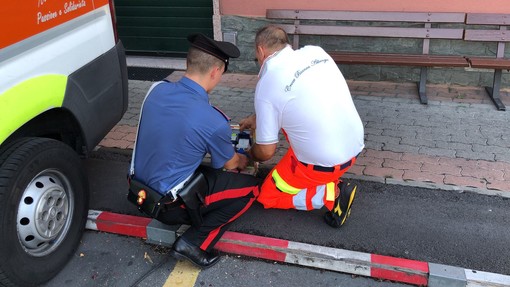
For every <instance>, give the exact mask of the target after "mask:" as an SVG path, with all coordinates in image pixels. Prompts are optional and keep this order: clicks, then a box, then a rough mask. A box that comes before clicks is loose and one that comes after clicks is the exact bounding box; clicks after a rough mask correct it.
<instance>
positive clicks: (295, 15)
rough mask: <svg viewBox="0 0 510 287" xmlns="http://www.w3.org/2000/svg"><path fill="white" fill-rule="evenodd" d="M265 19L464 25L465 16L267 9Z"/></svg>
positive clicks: (454, 14)
mask: <svg viewBox="0 0 510 287" xmlns="http://www.w3.org/2000/svg"><path fill="white" fill-rule="evenodd" d="M266 17H267V18H268V19H299V20H337V21H381V22H386V21H390V22H419V23H429V22H440V23H464V19H465V17H466V14H465V13H455V12H453V13H450V12H435V13H427V12H358V11H320V10H285V9H268V10H267V11H266Z"/></svg>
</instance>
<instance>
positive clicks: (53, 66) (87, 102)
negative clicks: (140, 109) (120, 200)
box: [0, 0, 128, 286]
mask: <svg viewBox="0 0 510 287" xmlns="http://www.w3.org/2000/svg"><path fill="white" fill-rule="evenodd" d="M127 104H128V87H127V69H126V58H125V54H124V48H123V46H122V43H121V42H120V41H119V40H118V39H117V35H116V29H115V13H114V5H113V1H112V0H110V1H109V0H66V1H64V0H23V1H2V5H0V286H38V285H41V284H42V283H44V282H47V281H48V280H50V279H51V278H53V277H54V276H55V275H56V274H57V273H58V272H59V271H60V270H61V269H62V268H63V266H64V265H65V264H66V263H67V262H68V261H69V259H70V258H71V257H72V256H73V255H74V254H75V251H76V249H77V247H78V244H79V242H80V239H81V236H82V233H83V230H84V227H85V223H86V219H87V213H88V200H89V195H88V179H87V176H86V173H85V170H84V168H83V166H82V164H83V163H82V158H84V157H86V156H87V154H88V153H89V152H90V151H92V150H93V149H94V148H95V147H96V146H97V144H98V143H99V142H100V141H101V139H103V138H104V136H105V135H106V134H107V133H108V132H109V131H110V130H111V128H112V127H113V126H114V125H115V124H116V123H117V122H118V121H119V120H120V119H121V117H122V116H123V114H124V112H125V111H126V109H127Z"/></svg>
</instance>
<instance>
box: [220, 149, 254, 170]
mask: <svg viewBox="0 0 510 287" xmlns="http://www.w3.org/2000/svg"><path fill="white" fill-rule="evenodd" d="M249 163H250V159H249V158H248V157H247V156H246V155H245V154H241V153H238V152H236V153H234V156H233V157H232V158H231V159H230V160H229V161H227V162H226V163H225V165H224V166H223V167H224V168H225V169H228V170H231V169H239V170H243V169H245V168H246V167H247V166H248V164H249Z"/></svg>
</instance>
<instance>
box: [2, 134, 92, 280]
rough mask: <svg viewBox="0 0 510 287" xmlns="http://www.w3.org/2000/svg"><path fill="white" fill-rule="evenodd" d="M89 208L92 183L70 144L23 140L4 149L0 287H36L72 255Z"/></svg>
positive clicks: (54, 273) (54, 141) (58, 269)
mask: <svg viewBox="0 0 510 287" xmlns="http://www.w3.org/2000/svg"><path fill="white" fill-rule="evenodd" d="M87 212H88V181H87V178H86V175H85V172H84V169H83V167H82V162H81V160H80V158H79V156H78V154H76V153H75V151H74V150H72V149H71V148H70V147H68V146H67V145H65V144H64V143H62V142H59V141H56V140H52V139H46V138H23V139H19V140H16V141H14V142H12V143H10V144H9V145H8V146H6V147H2V149H1V150H0V258H1V259H0V285H2V286H37V285H40V284H41V283H44V282H46V281H48V280H50V279H51V278H53V277H54V276H55V275H56V274H57V273H58V272H59V271H60V270H61V269H62V268H63V266H64V265H65V264H66V263H67V262H68V261H69V259H70V258H71V256H73V254H74V252H75V251H76V248H77V247H78V244H79V242H80V239H81V236H82V233H83V230H84V227H85V222H86V220H87Z"/></svg>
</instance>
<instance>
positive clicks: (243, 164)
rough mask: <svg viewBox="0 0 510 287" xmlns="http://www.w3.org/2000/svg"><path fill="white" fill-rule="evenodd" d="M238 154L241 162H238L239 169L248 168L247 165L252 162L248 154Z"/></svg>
mask: <svg viewBox="0 0 510 287" xmlns="http://www.w3.org/2000/svg"><path fill="white" fill-rule="evenodd" d="M237 155H238V156H239V163H238V164H237V169H238V170H244V169H246V167H247V166H248V165H249V164H250V159H249V158H248V156H246V154H243V153H237Z"/></svg>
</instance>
